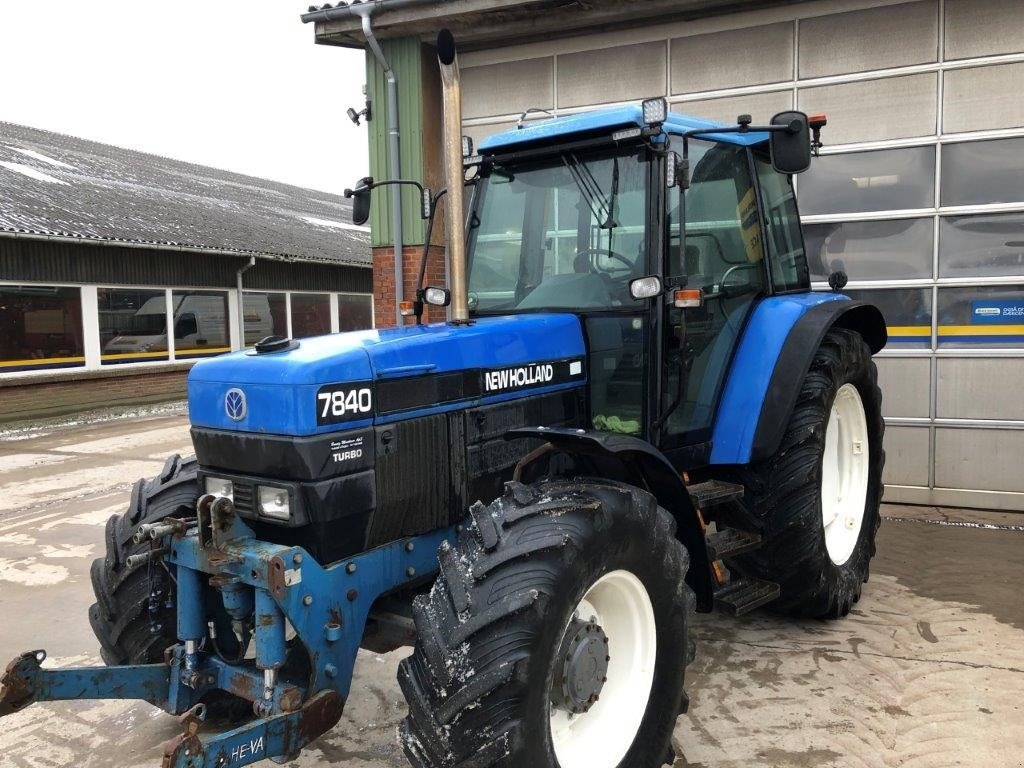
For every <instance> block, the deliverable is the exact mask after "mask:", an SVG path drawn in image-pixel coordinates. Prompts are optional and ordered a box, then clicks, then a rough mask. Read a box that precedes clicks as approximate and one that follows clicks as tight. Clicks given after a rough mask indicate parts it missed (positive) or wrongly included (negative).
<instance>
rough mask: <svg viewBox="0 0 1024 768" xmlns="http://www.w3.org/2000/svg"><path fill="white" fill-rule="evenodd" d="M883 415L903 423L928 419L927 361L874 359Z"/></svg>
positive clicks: (921, 359)
mask: <svg viewBox="0 0 1024 768" xmlns="http://www.w3.org/2000/svg"><path fill="white" fill-rule="evenodd" d="M875 365H877V366H878V386H879V387H881V389H882V414H883V415H884V416H887V417H896V418H903V419H910V418H928V390H929V386H928V384H929V381H930V379H931V361H930V360H928V359H927V358H920V357H915V358H896V357H878V358H875Z"/></svg>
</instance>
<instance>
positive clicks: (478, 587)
mask: <svg viewBox="0 0 1024 768" xmlns="http://www.w3.org/2000/svg"><path fill="white" fill-rule="evenodd" d="M440 564H441V574H440V576H439V577H438V580H437V582H436V583H435V585H434V587H433V589H432V590H431V592H430V595H429V596H426V597H423V598H419V599H418V600H417V602H416V604H415V606H414V617H415V621H416V629H417V633H418V640H417V643H416V648H415V651H414V653H413V655H412V656H411V657H410V658H408V659H406V660H405V661H403V662H402V665H401V667H400V668H399V674H398V677H399V682H400V684H401V687H402V690H403V692H404V693H405V696H406V699H407V701H408V703H409V715H408V717H406V719H405V722H404V723H403V725H402V736H403V744H404V747H405V751H406V755H407V756H408V757H409V759H410V760H411V761H412V763H413V764H414V765H416V766H418V767H419V768H457V767H459V768H461V767H463V766H465V767H467V768H468V766H474V767H479V768H485V767H486V766H506V767H509V768H512V767H513V766H527V765H528V766H531V768H584V767H585V768H619V767H620V766H621V767H622V768H626V766H628V767H629V768H657V767H658V766H661V765H663V764H665V763H666V762H668V763H671V761H672V751H671V747H670V744H669V741H670V737H671V734H672V729H673V727H674V725H675V720H676V716H677V715H678V713H679V711H680V708H681V706H682V702H683V701H684V700H685V699H684V694H683V676H684V671H685V666H686V664H687V662H688V661H689V660H690V659H691V658H692V645H691V643H690V641H689V640H688V636H687V628H688V622H689V616H690V615H691V612H692V609H693V594H692V592H691V591H690V589H689V588H688V587H687V586H686V584H685V582H684V579H685V577H686V570H687V567H688V556H687V553H686V550H685V549H684V547H683V546H682V544H680V543H679V541H678V540H677V539H676V538H675V523H674V521H673V520H672V518H671V517H670V516H669V515H668V513H666V512H665V511H664V510H662V509H660V508H659V507H658V505H657V502H656V501H655V500H654V498H653V497H652V496H651V495H650V494H648V493H646V492H644V491H642V490H639V489H636V488H633V487H630V486H627V485H622V484H617V483H611V482H607V481H599V480H581V481H567V480H551V481H545V482H541V483H539V484H537V485H536V486H526V485H521V484H519V483H510V484H509V485H508V487H507V489H506V492H505V494H504V495H503V496H502V497H501V498H499V499H498V500H496V501H495V502H494V503H492V504H491V505H489V506H487V507H484V506H483V505H478V506H477V507H475V508H474V509H473V510H472V522H471V524H470V525H469V526H468V527H467V528H466V530H465V531H463V532H462V534H461V535H460V537H459V542H458V544H457V546H456V547H449V546H442V548H441V551H440Z"/></svg>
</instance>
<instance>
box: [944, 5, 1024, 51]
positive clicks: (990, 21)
mask: <svg viewBox="0 0 1024 768" xmlns="http://www.w3.org/2000/svg"><path fill="white" fill-rule="evenodd" d="M1018 51H1024V3H1021V0H946V58H947V59H970V58H973V57H975V56H988V55H992V54H1001V53H1016V52H1018Z"/></svg>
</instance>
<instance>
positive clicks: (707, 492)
mask: <svg viewBox="0 0 1024 768" xmlns="http://www.w3.org/2000/svg"><path fill="white" fill-rule="evenodd" d="M686 490H688V491H689V492H690V498H691V499H693V505H694V506H695V507H697V509H707V508H708V507H713V506H715V505H716V504H725V503H726V502H728V501H737V500H739V499H742V498H743V493H744V488H743V486H742V485H738V484H736V483H726V482H724V481H723V480H706V481H704V482H703V483H695V484H694V485H688V486H686Z"/></svg>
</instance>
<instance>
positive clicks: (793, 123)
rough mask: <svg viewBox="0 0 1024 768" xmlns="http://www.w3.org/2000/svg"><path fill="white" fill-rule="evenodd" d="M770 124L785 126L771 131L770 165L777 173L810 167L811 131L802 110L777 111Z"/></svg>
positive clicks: (786, 172)
mask: <svg viewBox="0 0 1024 768" xmlns="http://www.w3.org/2000/svg"><path fill="white" fill-rule="evenodd" d="M772 125H779V126H785V129H784V130H778V131H772V132H771V134H770V142H769V144H770V146H771V153H772V167H773V168H774V169H775V170H776V171H778V172H779V173H785V174H790V173H803V172H804V171H806V170H807V169H808V168H810V167H811V132H810V127H809V126H808V124H807V115H805V114H804V113H803V112H797V111H791V112H779V114H777V115H776V116H775V117H773V118H772Z"/></svg>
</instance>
